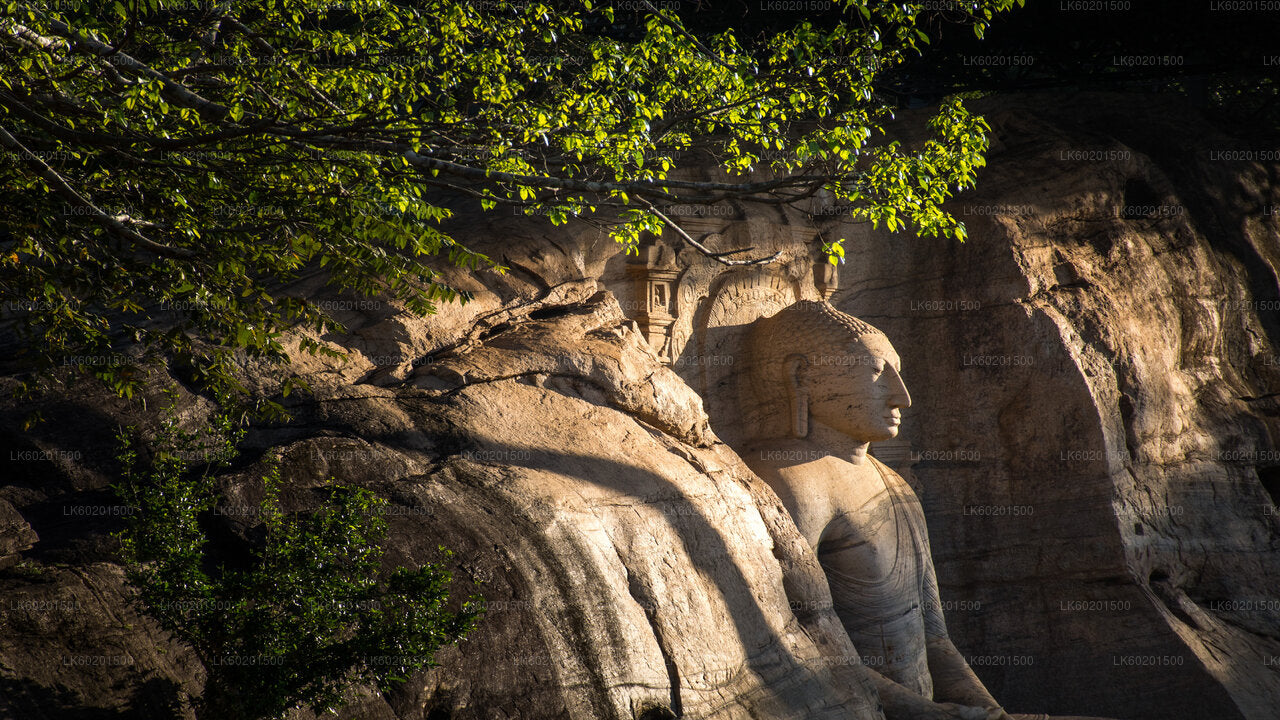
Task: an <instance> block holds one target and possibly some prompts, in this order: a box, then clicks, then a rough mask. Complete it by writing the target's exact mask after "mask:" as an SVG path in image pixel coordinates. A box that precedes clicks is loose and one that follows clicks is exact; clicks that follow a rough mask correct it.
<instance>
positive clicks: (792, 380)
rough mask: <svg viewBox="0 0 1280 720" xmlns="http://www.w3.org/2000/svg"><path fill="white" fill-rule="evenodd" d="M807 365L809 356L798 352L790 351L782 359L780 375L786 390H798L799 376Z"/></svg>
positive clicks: (799, 384)
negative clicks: (790, 352)
mask: <svg viewBox="0 0 1280 720" xmlns="http://www.w3.org/2000/svg"><path fill="white" fill-rule="evenodd" d="M808 366H809V358H807V357H805V356H804V355H801V354H800V353H792V354H790V355H788V356H787V359H785V360H783V361H782V377H783V382H785V383H786V385H787V392H789V393H793V394H794V393H795V392H797V391H799V390H800V386H801V383H800V376H801V373H803V372H804V369H805V368H806V367H808Z"/></svg>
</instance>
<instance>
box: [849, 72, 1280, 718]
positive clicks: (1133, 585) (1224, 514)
mask: <svg viewBox="0 0 1280 720" xmlns="http://www.w3.org/2000/svg"><path fill="white" fill-rule="evenodd" d="M979 110H980V111H981V110H982V108H981V107H979ZM986 114H987V118H988V121H989V122H990V123H991V124H992V127H993V130H994V136H995V139H994V140H995V141H994V144H993V148H992V152H991V154H990V156H989V167H988V169H987V170H986V171H985V174H984V175H983V176H982V177H981V178H980V180H979V185H978V190H977V191H975V192H973V193H968V194H966V195H965V196H964V197H963V199H962V200H960V201H958V202H957V203H956V204H955V207H954V208H953V211H954V212H955V213H956V214H957V215H960V216H962V217H963V218H964V219H965V220H966V221H967V222H968V225H969V230H970V237H971V239H970V241H969V242H967V243H966V244H964V245H963V246H960V245H947V244H940V243H932V242H894V241H889V240H888V239H887V238H885V237H883V236H876V235H872V234H869V233H866V232H865V231H862V232H860V231H859V230H858V229H849V230H848V231H849V232H850V233H854V235H853V237H856V240H854V241H852V242H853V245H852V247H851V249H854V250H855V252H854V254H853V255H854V257H857V258H858V259H859V260H858V261H857V262H850V263H849V264H848V265H847V266H846V267H845V269H844V271H843V272H842V276H841V288H842V289H841V291H840V292H839V293H838V294H837V296H836V297H835V298H834V302H835V304H837V305H838V306H839V307H840V308H841V309H843V310H845V311H847V312H851V313H854V314H856V315H858V316H860V317H863V318H864V319H866V320H867V321H868V322H871V323H873V324H875V325H877V326H878V327H880V328H881V329H883V330H884V331H885V332H886V333H887V334H888V335H889V336H890V337H891V338H892V339H893V342H894V344H895V346H896V347H897V348H899V350H900V353H901V355H902V361H903V374H904V376H905V377H906V379H907V383H908V384H909V385H910V387H911V388H912V397H913V399H914V403H915V404H914V406H913V407H911V408H910V409H909V410H907V411H905V413H904V421H903V437H904V440H905V443H903V444H900V445H899V446H898V447H896V448H886V450H891V451H892V455H893V457H895V458H899V459H900V462H902V464H903V465H904V466H905V465H914V467H912V468H911V471H912V473H913V474H914V476H915V479H916V481H917V482H916V486H917V490H918V492H919V494H920V495H921V497H922V500H923V503H924V507H925V514H926V516H927V518H928V520H929V526H930V532H931V535H932V540H933V552H934V557H935V561H936V562H937V567H938V570H939V580H940V584H941V587H942V598H943V601H944V604H946V605H947V610H948V625H949V627H950V628H951V633H952V637H953V638H954V640H955V642H956V645H957V646H959V648H960V649H961V650H962V651H963V652H965V653H966V654H972V655H973V656H974V658H973V659H971V664H972V665H973V666H974V669H975V670H976V671H977V672H978V674H979V675H980V676H981V677H982V679H983V680H984V681H985V682H986V684H987V686H988V687H989V688H990V689H991V691H992V692H993V694H994V695H995V696H996V697H997V698H999V699H1000V700H1001V701H1002V702H1003V703H1004V704H1005V706H1006V707H1009V708H1010V709H1012V710H1020V709H1027V710H1036V711H1048V712H1058V713H1067V712H1073V713H1097V714H1110V715H1113V716H1119V717H1132V718H1153V719H1154V718H1160V717H1180V718H1223V717H1236V718H1250V719H1258V720H1261V718H1267V717H1274V713H1275V708H1276V707H1277V706H1280V676H1278V675H1277V671H1278V670H1280V667H1277V663H1278V662H1280V642H1277V639H1278V638H1280V588H1277V586H1276V584H1275V583H1274V581H1273V578H1275V577H1276V575H1277V572H1280V554H1277V553H1276V549H1277V544H1278V541H1280V537H1278V536H1277V529H1278V526H1277V520H1278V519H1280V518H1278V517H1277V510H1276V499H1275V496H1274V493H1275V492H1276V491H1277V490H1278V489H1280V488H1278V487H1277V485H1276V482H1275V477H1276V470H1275V467H1276V465H1277V460H1278V459H1280V454H1278V453H1277V452H1276V450H1275V438H1276V437H1277V430H1280V426H1278V425H1277V407H1278V406H1277V400H1276V392H1277V390H1280V355H1278V354H1277V352H1278V351H1277V348H1278V347H1280V333H1278V332H1277V319H1278V318H1280V314H1278V313H1277V310H1278V309H1280V302H1277V297H1280V294H1278V291H1280V286H1278V285H1277V281H1276V269H1277V267H1278V265H1277V261H1278V260H1280V240H1278V238H1280V233H1278V231H1277V226H1276V222H1275V220H1276V218H1275V215H1274V213H1275V208H1276V207H1277V203H1278V202H1280V196H1278V195H1277V192H1276V188H1275V183H1274V178H1275V169H1274V167H1264V166H1262V165H1259V164H1255V163H1249V162H1230V161H1225V160H1224V159H1223V158H1231V157H1233V156H1234V157H1239V156H1240V153H1238V152H1236V153H1233V152H1232V151H1233V150H1234V151H1238V150H1239V149H1240V148H1241V147H1248V146H1247V145H1244V144H1242V143H1241V142H1240V141H1234V140H1232V139H1231V138H1228V137H1224V136H1222V135H1221V134H1219V133H1217V132H1216V131H1215V130H1214V129H1213V128H1212V127H1210V126H1208V125H1207V124H1205V123H1203V122H1200V121H1198V120H1197V119H1196V118H1195V116H1194V115H1193V114H1191V113H1189V112H1188V111H1187V110H1186V109H1185V108H1183V107H1180V106H1178V105H1176V104H1170V103H1169V102H1168V101H1167V100H1161V99H1158V98H1157V99H1150V98H1137V99H1128V100H1126V99H1125V98H1117V97H1082V98H1074V99H1072V101H1071V102H1062V101H1061V100H1057V101H1053V100H1049V99H1047V98H1029V99H1027V100H1025V101H1023V102H1017V103H1010V102H1008V101H1004V102H1003V103H1001V104H998V105H994V106H989V107H988V108H986ZM1175 118H1176V119H1175ZM891 464H892V463H891ZM975 659H976V660H977V661H976V662H975V661H974V660H975Z"/></svg>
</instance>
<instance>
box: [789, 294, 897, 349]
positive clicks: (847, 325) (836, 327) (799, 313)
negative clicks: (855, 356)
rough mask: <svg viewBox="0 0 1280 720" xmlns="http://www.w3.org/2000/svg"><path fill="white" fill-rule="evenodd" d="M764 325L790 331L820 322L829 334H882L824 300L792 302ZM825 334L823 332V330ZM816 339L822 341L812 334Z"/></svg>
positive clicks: (809, 327)
mask: <svg viewBox="0 0 1280 720" xmlns="http://www.w3.org/2000/svg"><path fill="white" fill-rule="evenodd" d="M764 324H765V325H767V326H769V327H770V329H771V330H773V331H774V333H780V334H789V333H794V332H796V331H800V332H803V331H804V330H809V331H814V330H819V329H820V328H821V327H822V326H827V327H828V328H829V329H830V330H832V331H833V333H832V334H834V335H840V334H842V333H841V332H840V331H843V335H844V337H845V338H850V337H859V336H861V335H884V333H883V332H880V330H879V328H876V327H874V326H873V325H871V324H870V323H867V322H864V321H862V320H860V319H858V318H856V317H854V316H852V315H850V314H849V313H845V312H841V311H839V310H837V309H835V308H834V307H832V305H831V303H829V302H827V301H826V300H801V301H799V302H797V303H795V304H793V305H790V306H788V307H786V308H783V309H782V310H781V311H779V312H778V313H777V314H776V315H774V316H772V317H770V318H768V319H767V320H766V321H765V323H764ZM823 334H824V335H825V334H826V333H823ZM813 339H814V340H815V341H818V342H822V340H821V339H819V338H813Z"/></svg>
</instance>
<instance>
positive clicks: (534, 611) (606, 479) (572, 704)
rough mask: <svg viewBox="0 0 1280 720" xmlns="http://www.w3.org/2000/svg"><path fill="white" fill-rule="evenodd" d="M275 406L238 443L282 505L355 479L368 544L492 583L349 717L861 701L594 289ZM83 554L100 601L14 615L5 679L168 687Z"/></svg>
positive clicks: (746, 476)
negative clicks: (274, 412) (443, 560)
mask: <svg viewBox="0 0 1280 720" xmlns="http://www.w3.org/2000/svg"><path fill="white" fill-rule="evenodd" d="M295 411H296V413H295V421H294V422H293V423H291V424H290V425H289V426H287V427H281V428H273V429H263V430H260V431H258V432H256V433H254V434H252V435H251V436H250V437H249V438H248V440H247V445H248V446H249V447H263V448H266V447H272V448H275V449H276V450H278V451H279V452H281V453H283V458H284V462H283V468H284V474H285V478H286V481H287V483H288V485H287V488H288V491H287V493H286V495H285V498H286V502H287V503H288V504H289V505H290V506H291V507H293V508H298V509H301V508H305V507H308V506H309V504H310V503H311V502H312V501H313V498H312V496H311V494H310V492H309V491H310V489H311V488H314V487H317V486H319V485H321V484H323V483H324V482H325V481H326V480H327V479H328V478H330V477H336V478H338V479H340V480H341V481H342V482H345V483H354V484H359V485H362V486H365V487H369V488H372V489H374V490H376V491H377V492H379V493H380V494H382V495H383V496H385V497H387V498H389V499H391V500H392V501H393V503H394V506H393V510H392V512H391V513H390V521H391V525H392V538H393V540H392V547H391V553H390V555H389V558H388V560H389V562H392V563H397V564H400V563H408V564H420V563H424V562H428V561H432V560H437V559H439V557H438V551H437V547H438V546H439V545H441V544H443V545H445V546H447V547H449V548H451V549H453V550H454V551H456V552H457V557H458V558H459V559H460V561H461V563H462V565H461V566H460V569H459V570H458V576H459V577H460V578H461V579H462V586H463V587H462V588H461V590H462V591H463V592H467V591H472V592H476V593H478V594H481V595H483V596H485V597H486V598H487V599H488V601H489V607H490V610H489V613H488V616H487V617H486V619H485V621H484V622H483V623H482V624H481V626H480V628H479V629H478V630H477V631H476V632H475V633H474V634H473V635H472V636H471V637H470V638H469V639H467V640H466V641H465V642H464V643H463V644H462V645H461V647H459V648H455V649H449V650H447V651H445V652H444V653H442V654H441V655H440V657H439V659H440V660H441V666H440V667H439V668H437V669H434V670H432V671H430V672H428V673H424V674H423V675H422V676H421V677H419V678H416V679H415V680H414V681H413V682H411V683H409V684H408V685H406V686H405V687H404V688H402V689H401V691H399V692H397V693H395V694H394V695H393V696H391V697H388V698H386V699H381V698H376V697H368V696H367V695H366V697H365V698H364V700H363V701H362V702H360V703H357V704H356V705H353V706H352V707H351V708H348V710H346V711H345V712H344V714H345V715H346V716H348V717H371V716H382V717H401V718H421V717H425V716H430V717H439V716H447V717H454V718H489V717H526V718H565V717H568V718H584V719H586V718H649V719H653V718H662V717H672V716H688V717H704V718H747V717H769V718H849V719H857V720H861V719H863V718H877V717H880V715H879V711H878V710H877V708H876V700H875V695H874V690H873V689H872V688H871V686H870V685H869V684H867V682H866V680H865V679H864V677H863V676H862V675H861V674H860V672H861V671H860V668H859V664H858V659H857V656H856V651H855V650H854V648H853V647H852V646H851V645H850V644H849V641H848V639H847V637H846V636H845V635H844V634H843V632H842V631H841V630H840V629H839V622H838V620H837V619H836V618H835V615H834V613H833V611H832V610H831V608H830V599H829V595H828V594H827V590H826V585H825V582H824V581H823V580H822V575H821V569H820V568H819V567H818V565H817V563H816V561H815V560H814V559H813V558H811V557H810V556H809V555H807V554H806V553H805V546H804V544H803V539H802V538H800V536H799V535H798V534H797V532H796V530H795V528H794V526H793V525H792V524H791V523H790V522H789V520H788V519H787V516H786V514H785V511H784V510H783V509H782V508H781V506H780V505H779V504H778V503H777V501H776V499H775V498H774V496H773V495H772V493H771V492H770V491H769V490H768V488H767V486H765V485H764V484H763V483H761V482H760V480H759V479H757V478H756V477H755V476H754V475H752V474H751V473H750V471H749V470H747V469H746V467H745V466H744V465H743V464H742V463H741V461H740V460H739V459H738V458H737V457H736V456H734V455H733V454H732V453H731V452H729V451H728V450H727V449H726V447H725V446H724V445H723V444H721V443H719V442H718V441H717V440H716V438H715V436H714V435H713V434H712V433H711V432H710V431H709V430H708V427H707V419H706V415H705V414H704V413H703V412H702V409H701V403H700V400H699V398H698V396H697V395H696V394H695V393H693V392H692V391H691V390H690V389H689V388H688V387H687V386H685V385H684V384H683V383H682V382H681V381H680V380H679V378H678V377H677V376H676V375H675V374H674V373H672V372H671V371H670V370H668V369H666V368H664V367H662V366H661V365H660V364H659V363H658V362H657V361H656V358H655V356H654V355H653V353H652V351H651V350H650V349H649V348H648V346H647V345H645V344H644V341H643V339H641V338H640V336H639V335H638V334H637V333H636V332H635V330H634V329H633V328H632V326H631V324H630V323H629V322H627V321H625V318H624V317H623V315H622V314H621V312H620V310H619V309H618V306H617V304H616V302H615V301H614V300H613V298H612V296H611V295H609V294H608V293H599V294H597V295H596V296H594V297H592V298H589V299H588V300H586V301H584V302H582V303H580V304H577V305H568V306H562V307H560V308H558V309H557V310H555V311H554V312H546V313H544V315H543V316H542V317H541V318H540V319H533V320H525V321H520V322H515V323H513V324H511V325H509V326H507V327H505V328H502V329H500V330H496V331H495V332H493V333H492V334H491V335H489V336H488V337H487V338H485V339H484V340H483V341H481V342H480V343H478V344H476V345H474V346H472V347H469V348H467V349H466V350H454V351H450V352H447V353H442V354H440V355H438V356H437V357H435V358H433V361H432V362H431V363H429V364H422V365H419V366H418V367H417V369H416V370H414V371H413V373H412V375H411V376H410V377H409V378H408V380H407V381H406V382H404V383H396V384H395V387H379V386H376V385H372V384H361V385H352V386H330V387H319V388H317V393H316V398H315V399H314V401H312V402H308V403H306V404H303V405H299V406H298V407H297V408H295ZM68 430H70V431H73V432H74V428H57V429H52V428H51V429H48V430H47V432H50V433H59V432H67V431H68ZM65 439H66V438H64V440H65ZM50 440H53V438H50ZM261 471H262V468H261V467H259V466H257V465H254V466H250V467H247V468H242V469H241V470H239V471H237V472H236V473H234V474H232V475H228V476H226V477H225V478H223V486H224V492H225V498H226V500H225V503H224V506H223V512H220V513H219V514H218V515H217V517H218V518H219V519H220V521H221V522H223V523H224V524H225V525H226V526H227V528H228V529H229V530H231V531H232V532H234V533H238V534H241V535H245V534H247V533H248V532H249V531H250V530H251V528H252V526H253V525H254V524H255V523H256V519H255V516H254V515H253V514H252V513H250V512H242V511H241V510H242V509H246V508H247V509H253V508H255V507H256V504H257V499H258V495H256V494H255V492H257V493H260V491H261V490H260V483H259V482H256V481H255V478H259V477H261ZM46 491H48V489H47V488H46ZM32 492H38V491H37V490H35V489H32ZM95 567H102V568H103V569H102V570H100V571H99V573H100V574H101V573H107V574H108V575H110V578H109V579H107V580H98V581H96V584H95V585H90V587H98V586H103V587H105V588H106V589H105V590H100V591H99V592H102V593H104V594H106V593H109V594H111V595H112V596H113V597H110V598H106V599H101V598H99V599H95V600H93V601H90V600H87V599H86V600H83V601H81V600H73V601H70V602H73V603H74V606H75V609H76V612H68V609H69V608H70V607H71V605H67V604H63V605H48V604H47V603H46V605H45V606H44V607H45V610H46V612H44V613H43V614H42V615H41V617H42V618H44V619H45V620H46V621H50V622H53V621H56V622H58V623H63V626H60V627H58V628H56V629H54V628H47V629H45V630H42V629H41V626H40V625H39V623H38V622H37V621H36V620H34V619H28V620H27V622H26V624H25V625H23V624H17V625H15V626H14V627H15V628H18V627H20V628H24V629H25V632H22V633H19V634H17V635H15V636H12V637H9V638H8V639H7V641H8V643H10V644H9V645H7V646H3V647H0V652H2V651H5V650H7V653H5V654H3V655H0V657H4V658H5V665H6V668H7V670H6V680H5V682H7V683H9V685H10V687H11V688H12V689H13V691H14V695H13V697H27V698H36V699H34V700H31V701H29V702H27V705H32V704H36V705H38V704H39V700H38V698H39V696H41V695H42V694H47V695H50V696H51V695H52V694H53V693H63V694H65V695H66V696H67V697H69V698H78V700H76V701H78V702H80V703H83V704H84V705H88V706H90V707H94V706H97V707H104V708H120V707H126V708H127V707H134V705H131V704H130V703H131V702H133V701H132V700H130V699H129V698H128V697H127V692H128V689H130V688H133V687H136V686H138V684H139V682H140V681H141V679H142V678H143V677H154V678H155V680H154V682H158V683H168V688H169V689H170V690H171V691H172V692H171V696H172V697H170V700H173V699H174V698H175V697H176V693H177V691H178V690H179V689H180V688H179V687H178V684H177V683H178V681H180V680H182V679H183V678H195V677H197V675H198V673H197V672H195V671H194V670H193V669H192V668H191V667H190V661H189V660H187V661H186V662H185V664H183V665H172V664H170V665H168V666H162V665H159V664H157V663H156V662H155V661H156V660H157V659H158V658H165V657H174V656H177V657H185V655H183V653H181V652H180V651H178V650H176V648H173V645H172V643H168V642H166V641H164V640H163V639H162V638H160V637H157V633H156V632H154V630H149V631H147V632H146V633H137V634H130V633H129V631H128V630H127V626H132V625H134V624H140V625H143V626H147V623H145V621H144V622H140V621H139V620H138V619H137V618H136V617H135V616H133V615H132V614H128V616H127V617H125V616H124V615H123V613H125V612H126V610H127V608H126V607H125V605H124V603H125V601H124V599H123V597H122V593H123V586H122V584H121V583H120V579H119V577H117V576H118V575H119V569H118V568H112V566H102V565H99V566H95ZM62 572H63V573H64V574H66V575H68V576H71V577H79V576H78V575H74V574H73V573H72V572H71V571H62ZM112 572H114V575H111V573H112ZM8 582H9V583H11V584H12V585H15V586H22V585H21V578H20V577H17V576H14V577H11V578H9V579H8ZM82 582H84V583H86V584H87V583H88V581H82ZM108 586H109V587H108ZM49 587H50V588H52V589H51V590H49V592H52V593H55V594H56V593H64V594H65V593H72V594H75V591H74V588H75V587H76V586H75V585H74V583H73V582H72V580H71V579H70V577H62V576H59V577H58V578H57V579H56V580H54V581H52V582H51V584H50V586H49ZM81 594H84V593H81ZM792 603H796V608H797V610H796V611H795V612H793V610H792ZM116 635H121V636H123V637H125V638H126V639H127V642H126V641H124V640H120V641H116V640H113V639H112V638H113V637H115V636H116ZM29 636H35V637H36V638H37V639H36V641H35V642H31V641H30V640H29V639H24V638H28V637H29ZM77 643H82V644H84V645H85V646H86V647H87V648H89V649H91V650H92V651H93V652H94V653H96V654H98V655H101V656H110V657H113V658H116V659H115V660H112V661H111V662H106V661H101V662H96V664H95V666H94V672H93V673H77V674H76V677H77V679H76V682H75V683H74V684H64V683H63V682H60V681H58V680H57V679H56V678H57V675H56V674H51V672H50V670H52V671H53V673H56V672H57V670H58V668H56V667H55V668H49V666H50V665H51V664H52V662H51V661H52V660H53V656H54V653H64V654H65V653H69V652H70V651H69V650H68V649H67V648H70V647H71V646H72V645H75V644H77ZM121 643H125V644H121ZM126 645H127V647H126ZM21 648H25V649H21ZM115 648H119V652H114V649H115ZM146 648H162V649H163V648H171V649H173V655H169V654H168V653H166V654H163V655H158V654H157V653H156V650H154V649H152V650H150V651H149V652H148V650H147V649H146ZM108 650H111V651H112V652H108ZM88 652H89V651H88V650H86V653H88ZM126 658H127V659H126ZM18 660H21V661H20V662H18ZM102 685H115V686H121V687H123V688H125V690H122V691H121V692H123V693H125V695H121V694H120V693H116V694H109V695H103V694H101V693H96V692H94V688H96V687H100V686H102ZM188 689H189V688H188ZM16 702H17V701H16V700H15V701H14V703H16ZM66 702H67V703H72V702H73V701H72V700H67V701H66ZM99 703H101V705H100V704H99ZM25 707H26V705H23V706H19V705H18V704H11V705H10V706H8V707H5V706H3V705H0V708H3V709H4V710H6V711H8V712H11V713H17V712H18V710H19V709H20V708H25ZM436 713H442V715H440V714H436Z"/></svg>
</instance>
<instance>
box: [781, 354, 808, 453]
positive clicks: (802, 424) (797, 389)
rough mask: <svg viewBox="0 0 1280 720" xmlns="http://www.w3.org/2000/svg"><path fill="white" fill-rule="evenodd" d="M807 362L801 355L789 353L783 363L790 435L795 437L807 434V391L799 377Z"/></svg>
mask: <svg viewBox="0 0 1280 720" xmlns="http://www.w3.org/2000/svg"><path fill="white" fill-rule="evenodd" d="M808 364H809V361H808V359H807V358H805V356H803V355H791V356H789V357H788V358H787V359H786V361H785V362H784V363H783V372H784V374H785V377H786V383H787V396H788V398H789V399H790V400H791V435H792V437H796V438H805V437H808V436H809V391H808V390H807V389H806V388H805V387H804V382H803V381H802V380H801V377H800V376H801V373H802V372H803V371H804V367H805V366H806V365H808Z"/></svg>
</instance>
